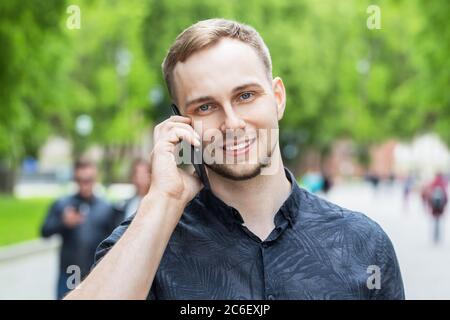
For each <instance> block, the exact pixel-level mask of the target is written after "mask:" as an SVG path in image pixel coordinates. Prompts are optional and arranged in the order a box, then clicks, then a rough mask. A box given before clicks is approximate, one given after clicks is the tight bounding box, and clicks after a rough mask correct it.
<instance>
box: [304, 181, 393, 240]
mask: <svg viewBox="0 0 450 320" xmlns="http://www.w3.org/2000/svg"><path fill="white" fill-rule="evenodd" d="M301 191H302V196H301V202H302V203H301V208H302V210H301V213H300V214H301V218H302V219H303V220H304V222H306V223H307V225H308V226H310V227H311V228H312V229H314V230H316V231H318V232H317V234H319V232H320V234H321V235H322V236H323V237H327V238H339V239H342V240H343V241H346V242H352V243H353V245H355V249H361V247H366V248H367V247H372V248H373V249H376V248H379V247H380V246H383V245H384V244H385V242H390V239H389V237H388V236H387V234H386V233H385V231H384V230H383V229H382V227H381V226H380V225H379V224H378V223H377V222H375V221H374V220H373V219H371V218H369V217H368V216H367V215H365V214H364V213H362V212H358V211H353V210H350V209H347V208H344V207H342V206H339V205H337V204H335V203H332V202H331V201H329V200H326V199H324V198H321V197H319V196H317V195H315V194H312V193H310V192H308V191H306V190H304V189H302V190H301ZM302 219H300V220H302ZM300 223H301V222H300Z"/></svg>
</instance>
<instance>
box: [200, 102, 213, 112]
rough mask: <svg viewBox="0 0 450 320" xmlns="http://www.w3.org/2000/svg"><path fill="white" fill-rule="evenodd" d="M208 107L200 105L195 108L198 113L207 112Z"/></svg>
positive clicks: (207, 105)
mask: <svg viewBox="0 0 450 320" xmlns="http://www.w3.org/2000/svg"><path fill="white" fill-rule="evenodd" d="M209 109H210V105H209V104H202V105H201V106H200V107H198V108H197V110H198V111H200V112H206V111H209Z"/></svg>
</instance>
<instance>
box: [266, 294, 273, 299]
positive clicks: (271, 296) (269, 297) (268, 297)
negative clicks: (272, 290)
mask: <svg viewBox="0 0 450 320" xmlns="http://www.w3.org/2000/svg"><path fill="white" fill-rule="evenodd" d="M267 299H268V300H275V297H274V296H273V295H271V294H269V295H268V296H267Z"/></svg>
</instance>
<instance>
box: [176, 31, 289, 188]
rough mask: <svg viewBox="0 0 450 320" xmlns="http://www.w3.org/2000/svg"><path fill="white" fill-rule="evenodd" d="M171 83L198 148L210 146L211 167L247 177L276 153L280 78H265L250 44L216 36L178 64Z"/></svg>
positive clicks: (282, 98) (281, 105)
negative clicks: (199, 139) (198, 138)
mask: <svg viewBox="0 0 450 320" xmlns="http://www.w3.org/2000/svg"><path fill="white" fill-rule="evenodd" d="M173 83H174V84H175V94H176V103H177V104H178V106H179V108H180V109H181V112H182V114H184V115H186V116H188V117H190V118H191V119H192V120H193V123H194V128H195V129H196V130H197V131H199V128H198V124H199V123H201V132H199V133H202V135H203V140H204V141H203V147H204V149H205V148H208V146H209V150H214V152H213V153H212V154H213V155H214V157H215V159H216V160H217V163H212V164H207V163H206V165H207V166H208V167H209V168H210V169H211V170H213V171H214V172H216V173H217V174H219V175H221V176H223V177H226V178H229V179H232V180H245V179H250V178H252V177H254V176H256V175H258V174H260V173H261V168H263V167H264V166H267V165H268V160H270V158H271V157H273V156H278V154H275V153H279V148H277V144H278V131H277V129H278V121H279V120H280V119H281V118H282V116H283V112H284V108H285V95H286V93H285V89H284V85H283V82H282V81H281V79H280V78H275V79H273V80H271V79H269V76H268V74H267V71H266V68H265V67H264V64H263V62H262V59H261V58H260V57H259V56H258V54H257V52H256V51H255V49H254V48H252V47H251V46H250V45H248V44H245V43H243V42H241V41H239V40H235V39H229V38H224V39H221V40H220V41H219V42H218V43H217V44H215V45H214V46H212V47H211V48H208V49H204V50H202V51H199V52H197V53H195V54H193V55H192V56H190V57H189V58H188V59H187V60H186V61H185V62H178V63H177V65H176V66H175V68H174V71H173ZM212 129H214V130H212ZM211 132H214V134H213V135H214V139H211V134H208V133H211ZM217 132H219V133H220V137H218V135H217ZM271 136H272V138H271ZM219 138H220V139H219ZM208 154H210V153H208ZM230 160H231V161H230Z"/></svg>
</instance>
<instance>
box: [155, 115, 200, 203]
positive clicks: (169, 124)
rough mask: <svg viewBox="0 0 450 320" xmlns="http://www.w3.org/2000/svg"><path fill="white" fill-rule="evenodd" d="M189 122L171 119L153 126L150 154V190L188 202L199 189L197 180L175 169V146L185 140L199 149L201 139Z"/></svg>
mask: <svg viewBox="0 0 450 320" xmlns="http://www.w3.org/2000/svg"><path fill="white" fill-rule="evenodd" d="M190 123H191V119H189V118H187V117H182V116H172V117H170V118H169V119H167V120H165V121H163V122H161V123H160V124H158V125H157V126H156V127H155V130H154V134H153V142H154V143H153V145H154V147H153V150H152V153H151V155H150V167H151V169H150V170H151V184H150V185H151V187H150V189H151V191H152V192H157V193H160V194H162V195H166V196H169V197H171V198H173V199H177V200H181V201H182V202H183V203H187V202H189V201H190V200H191V199H192V198H193V197H194V196H195V195H196V194H197V193H198V192H199V191H200V189H201V183H200V180H199V179H198V178H197V177H196V176H194V175H193V174H189V173H187V172H185V171H183V170H181V169H179V168H177V164H176V160H175V151H176V145H177V143H178V142H180V140H186V141H187V142H188V143H190V144H192V145H194V146H200V136H199V135H198V134H197V133H196V132H195V131H194V129H193V128H192V127H191V126H190Z"/></svg>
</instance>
